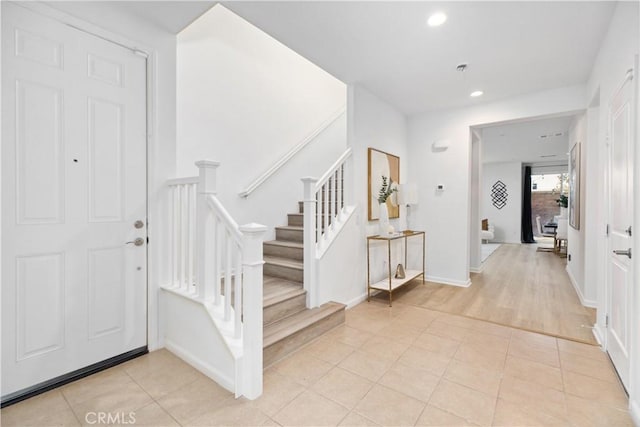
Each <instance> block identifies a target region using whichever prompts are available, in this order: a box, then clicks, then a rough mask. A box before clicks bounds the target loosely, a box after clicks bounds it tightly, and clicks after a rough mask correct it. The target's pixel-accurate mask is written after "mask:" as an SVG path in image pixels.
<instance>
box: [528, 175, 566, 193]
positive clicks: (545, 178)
mask: <svg viewBox="0 0 640 427" xmlns="http://www.w3.org/2000/svg"><path fill="white" fill-rule="evenodd" d="M531 191H532V192H554V193H556V194H568V193H569V174H568V173H549V174H543V175H531Z"/></svg>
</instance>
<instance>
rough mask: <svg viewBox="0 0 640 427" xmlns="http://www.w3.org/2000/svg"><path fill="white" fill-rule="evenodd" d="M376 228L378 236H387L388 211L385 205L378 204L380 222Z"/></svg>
mask: <svg viewBox="0 0 640 427" xmlns="http://www.w3.org/2000/svg"><path fill="white" fill-rule="evenodd" d="M378 227H379V229H378V234H379V235H381V236H386V235H388V234H389V210H388V209H387V204H386V203H380V222H379V223H378Z"/></svg>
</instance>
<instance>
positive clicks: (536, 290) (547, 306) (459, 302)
mask: <svg viewBox="0 0 640 427" xmlns="http://www.w3.org/2000/svg"><path fill="white" fill-rule="evenodd" d="M536 248H537V245H535V244H533V245H514V244H504V245H502V246H500V248H498V250H496V251H495V252H494V253H493V254H492V255H491V256H490V257H489V258H488V259H487V260H486V261H485V267H484V270H483V272H482V273H479V274H472V275H471V281H472V284H471V286H470V287H468V288H459V287H455V286H447V285H439V284H437V283H430V282H427V283H426V285H422V282H421V281H420V280H416V281H414V282H415V283H410V284H408V285H406V286H405V287H404V288H402V289H399V290H398V291H396V292H394V295H393V299H394V301H397V302H402V303H404V304H411V305H416V306H420V307H424V308H429V309H432V310H438V311H443V312H447V313H453V314H459V315H463V316H467V317H472V318H475V319H482V320H488V321H490V322H494V323H498V324H502V325H508V326H513V327H516V328H521V329H526V330H530V331H535V332H541V333H545V334H548V335H553V336H557V337H562V338H568V339H571V340H575V341H581V342H586V343H590V344H597V343H596V341H595V339H594V337H593V334H592V332H591V326H593V324H594V323H595V319H596V312H595V309H592V308H586V307H584V306H582V304H580V301H579V299H578V296H577V294H576V292H575V290H574V289H573V286H572V285H571V282H570V281H569V276H568V275H567V272H566V270H565V267H566V258H560V257H558V256H557V255H555V254H554V253H551V252H536ZM378 298H387V296H386V293H384V294H380V295H378Z"/></svg>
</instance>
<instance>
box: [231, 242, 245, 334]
mask: <svg viewBox="0 0 640 427" xmlns="http://www.w3.org/2000/svg"><path fill="white" fill-rule="evenodd" d="M233 251H234V252H235V255H236V271H235V275H234V276H233V287H234V292H235V297H234V301H233V309H234V310H235V312H234V320H233V336H234V337H235V338H240V336H241V335H242V310H243V307H242V247H239V246H237V245H235V244H234V245H233Z"/></svg>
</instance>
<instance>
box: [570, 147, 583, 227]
mask: <svg viewBox="0 0 640 427" xmlns="http://www.w3.org/2000/svg"><path fill="white" fill-rule="evenodd" d="M569 225H570V226H571V227H573V228H575V229H576V230H580V143H579V142H576V144H575V145H574V146H573V148H571V153H570V155H569Z"/></svg>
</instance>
